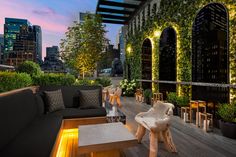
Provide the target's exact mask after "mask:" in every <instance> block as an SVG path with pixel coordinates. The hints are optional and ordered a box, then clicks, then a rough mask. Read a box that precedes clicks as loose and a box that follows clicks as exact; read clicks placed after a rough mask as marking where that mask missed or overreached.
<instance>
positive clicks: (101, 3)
mask: <svg viewBox="0 0 236 157" xmlns="http://www.w3.org/2000/svg"><path fill="white" fill-rule="evenodd" d="M100 5H107V6H113V7H123V8H134V9H135V8H137V7H138V6H139V5H136V4H129V3H120V2H112V1H104V0H101V1H100Z"/></svg>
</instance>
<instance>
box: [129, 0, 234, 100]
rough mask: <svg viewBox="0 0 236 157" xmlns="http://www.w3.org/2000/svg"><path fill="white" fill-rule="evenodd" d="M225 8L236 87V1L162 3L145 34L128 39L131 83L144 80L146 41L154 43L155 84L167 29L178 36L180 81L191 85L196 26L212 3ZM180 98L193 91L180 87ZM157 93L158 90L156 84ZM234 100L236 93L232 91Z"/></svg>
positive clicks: (153, 67) (194, 0) (176, 1)
mask: <svg viewBox="0 0 236 157" xmlns="http://www.w3.org/2000/svg"><path fill="white" fill-rule="evenodd" d="M214 2H215V3H221V4H223V5H224V6H225V7H226V8H227V10H228V13H229V37H230V39H229V45H230V49H229V54H230V83H236V57H235V56H236V1H235V0H162V1H161V4H160V9H159V11H158V13H157V14H156V15H155V16H154V17H150V19H148V20H147V22H146V23H145V25H144V27H143V28H142V29H141V31H137V30H134V31H135V34H134V35H129V37H128V38H127V49H129V51H128V52H127V53H126V64H130V67H131V79H141V73H142V71H141V48H142V43H143V41H144V39H146V38H149V39H150V40H151V41H152V80H157V79H158V78H159V77H158V73H159V72H158V71H159V69H158V65H159V39H160V35H161V32H162V31H163V30H164V29H165V28H166V27H172V28H174V29H175V31H176V34H177V78H176V80H177V81H191V52H192V48H191V45H192V25H193V22H194V20H195V17H196V15H197V13H198V12H199V11H200V10H201V9H202V8H203V7H204V6H206V5H207V4H209V3H214ZM177 88H178V89H177V90H178V94H180V95H188V96H190V95H191V87H189V86H181V87H177ZM153 90H154V91H157V90H158V86H157V85H154V84H153ZM230 92H231V99H235V98H236V90H232V89H231V91H230Z"/></svg>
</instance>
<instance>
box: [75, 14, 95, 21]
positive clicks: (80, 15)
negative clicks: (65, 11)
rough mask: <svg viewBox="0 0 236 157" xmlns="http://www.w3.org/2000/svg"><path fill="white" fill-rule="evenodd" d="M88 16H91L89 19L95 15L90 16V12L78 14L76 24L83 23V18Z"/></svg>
mask: <svg viewBox="0 0 236 157" xmlns="http://www.w3.org/2000/svg"><path fill="white" fill-rule="evenodd" d="M88 15H89V16H91V17H94V16H95V14H92V13H90V12H86V13H83V12H79V17H78V22H79V23H83V22H84V21H85V17H86V16H88Z"/></svg>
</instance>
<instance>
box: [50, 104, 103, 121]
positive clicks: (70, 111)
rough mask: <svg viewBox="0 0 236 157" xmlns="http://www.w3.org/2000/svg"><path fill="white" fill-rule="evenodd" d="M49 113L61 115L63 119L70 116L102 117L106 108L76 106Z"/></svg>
mask: <svg viewBox="0 0 236 157" xmlns="http://www.w3.org/2000/svg"><path fill="white" fill-rule="evenodd" d="M49 114H50V115H55V116H59V115H61V116H63V118H65V119H70V118H86V117H102V116H106V110H105V108H103V107H100V108H97V109H87V110H80V109H77V108H66V109H64V110H60V111H56V112H52V113H49Z"/></svg>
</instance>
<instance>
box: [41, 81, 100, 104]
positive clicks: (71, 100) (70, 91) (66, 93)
mask: <svg viewBox="0 0 236 157" xmlns="http://www.w3.org/2000/svg"><path fill="white" fill-rule="evenodd" d="M59 89H61V91H62V96H63V101H64V104H65V107H66V108H71V107H76V104H75V101H78V100H77V99H76V97H77V96H78V95H79V92H78V91H79V90H93V89H99V105H100V106H102V87H101V86H40V87H39V90H38V92H39V93H42V92H43V91H54V90H59Z"/></svg>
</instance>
